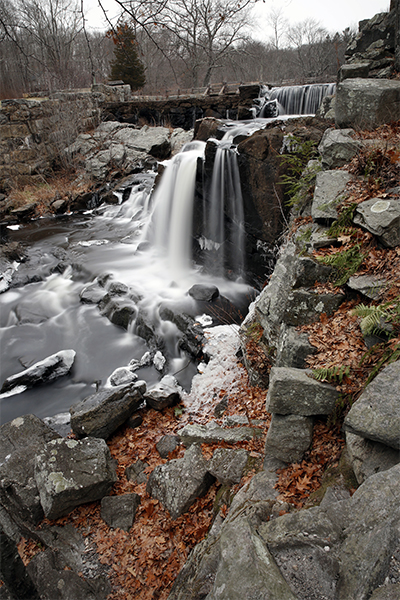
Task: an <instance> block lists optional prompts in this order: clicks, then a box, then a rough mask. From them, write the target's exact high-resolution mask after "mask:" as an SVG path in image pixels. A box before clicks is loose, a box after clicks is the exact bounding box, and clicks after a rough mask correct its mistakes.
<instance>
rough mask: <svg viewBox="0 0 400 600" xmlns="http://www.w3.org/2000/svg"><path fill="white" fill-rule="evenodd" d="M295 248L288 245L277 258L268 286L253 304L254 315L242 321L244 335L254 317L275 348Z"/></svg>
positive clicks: (293, 269) (293, 272) (294, 262)
mask: <svg viewBox="0 0 400 600" xmlns="http://www.w3.org/2000/svg"><path fill="white" fill-rule="evenodd" d="M297 260H298V258H297V256H296V246H295V244H293V243H289V244H288V245H287V246H286V247H285V248H284V250H283V252H282V254H281V256H280V257H279V259H278V261H277V263H276V265H275V269H274V272H273V273H272V275H271V279H270V280H269V283H268V285H267V286H266V287H265V288H264V289H263V291H262V292H261V294H260V295H259V296H258V298H257V299H256V300H255V302H254V313H253V314H252V311H249V315H248V316H247V317H246V319H245V320H244V321H243V324H242V327H241V330H242V331H243V332H244V333H245V332H246V327H247V324H251V323H252V321H253V319H254V317H255V319H256V321H258V322H259V323H260V324H261V326H262V328H263V329H264V336H265V339H266V341H268V343H269V344H270V345H271V346H274V347H276V346H277V344H278V340H279V335H280V328H281V323H282V321H283V315H284V312H285V309H286V303H285V302H283V301H282V299H283V298H287V296H288V295H289V292H290V291H291V289H292V286H293V283H294V281H295V277H296V269H297Z"/></svg>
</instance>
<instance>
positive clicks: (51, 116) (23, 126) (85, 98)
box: [0, 93, 103, 190]
mask: <svg viewBox="0 0 400 600" xmlns="http://www.w3.org/2000/svg"><path fill="white" fill-rule="evenodd" d="M101 100H103V98H102V96H101V95H99V94H97V95H96V94H91V93H69V94H68V93H64V94H63V93H59V94H56V95H55V96H54V97H52V98H29V99H28V98H23V99H16V100H15V99H13V100H3V101H2V102H1V108H0V188H2V189H3V190H7V188H9V187H10V186H11V185H12V184H13V183H20V184H21V183H22V184H23V183H29V182H33V181H35V180H38V179H39V178H40V177H42V176H43V175H46V174H48V173H49V172H50V171H51V169H52V166H53V163H54V161H55V160H56V159H57V158H59V156H62V150H63V149H64V148H65V147H66V146H67V145H68V144H70V143H72V141H73V140H75V139H76V137H77V135H78V133H79V132H81V131H85V130H89V129H92V128H94V127H96V126H97V125H98V124H99V122H100V109H99V102H100V101H101Z"/></svg>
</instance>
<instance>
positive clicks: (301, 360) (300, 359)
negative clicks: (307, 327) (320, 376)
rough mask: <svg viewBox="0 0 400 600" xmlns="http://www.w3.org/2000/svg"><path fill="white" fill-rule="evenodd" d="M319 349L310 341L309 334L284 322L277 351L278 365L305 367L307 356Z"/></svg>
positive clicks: (276, 364)
mask: <svg viewBox="0 0 400 600" xmlns="http://www.w3.org/2000/svg"><path fill="white" fill-rule="evenodd" d="M316 351H317V349H316V348H315V346H312V345H311V344H310V342H309V341H308V335H307V334H306V333H301V332H299V331H297V329H296V328H295V327H289V326H288V325H286V324H284V323H283V324H282V328H281V335H280V338H279V345H278V348H277V353H276V360H275V366H276V367H294V368H296V369H304V368H305V366H306V358H307V357H308V356H310V355H311V354H314V353H315V352H316Z"/></svg>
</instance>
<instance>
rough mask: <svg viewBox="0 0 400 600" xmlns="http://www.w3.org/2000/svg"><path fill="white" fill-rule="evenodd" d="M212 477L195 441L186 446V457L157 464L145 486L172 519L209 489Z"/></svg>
mask: <svg viewBox="0 0 400 600" xmlns="http://www.w3.org/2000/svg"><path fill="white" fill-rule="evenodd" d="M213 481H214V478H213V477H212V476H211V475H210V474H209V473H208V470H207V463H206V461H205V460H204V458H203V455H202V453H201V449H200V448H199V447H198V446H197V445H193V446H191V448H189V449H188V450H186V452H185V455H184V457H183V458H179V459H173V460H171V461H169V462H168V463H166V464H164V465H158V466H157V467H155V469H154V470H153V471H152V472H151V473H150V476H149V479H148V481H147V488H146V489H147V493H148V494H150V495H151V496H153V497H154V498H157V499H158V500H159V501H160V502H161V504H162V505H163V506H164V507H165V508H166V509H167V510H168V512H169V513H170V515H171V517H172V518H173V519H177V518H178V517H179V515H181V514H183V513H184V512H186V511H187V510H188V508H189V507H190V506H191V505H192V504H193V502H194V501H195V500H196V498H198V497H200V496H203V495H204V494H205V493H206V492H207V490H208V488H209V487H210V485H211V484H212V483H213Z"/></svg>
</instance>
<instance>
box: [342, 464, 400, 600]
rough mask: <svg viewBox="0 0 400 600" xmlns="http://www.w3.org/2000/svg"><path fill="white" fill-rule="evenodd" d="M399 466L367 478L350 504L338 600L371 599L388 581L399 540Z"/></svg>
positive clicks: (345, 530)
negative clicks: (374, 591) (388, 570)
mask: <svg viewBox="0 0 400 600" xmlns="http://www.w3.org/2000/svg"><path fill="white" fill-rule="evenodd" d="M399 494H400V465H396V466H395V467H392V469H390V470H388V471H384V472H383V473H377V474H376V475H372V476H371V477H369V478H368V479H367V481H366V482H365V483H364V484H363V485H362V486H360V487H359V488H358V489H357V490H356V492H355V493H354V494H353V496H352V497H351V498H350V500H349V501H348V507H349V521H348V525H347V527H346V528H345V529H344V531H343V534H344V542H343V544H342V545H341V547H340V572H339V575H340V577H339V582H338V599H339V600H348V599H349V598H354V599H355V600H358V599H360V600H361V599H364V598H369V596H370V594H371V592H372V591H373V590H374V589H375V588H376V587H377V586H378V585H379V584H380V583H382V582H383V580H384V579H385V576H386V573H387V569H388V565H389V560H390V557H391V555H392V554H393V551H394V549H395V548H396V547H397V546H398V540H399V533H400V532H399V518H400V506H399V502H398V499H399Z"/></svg>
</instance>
